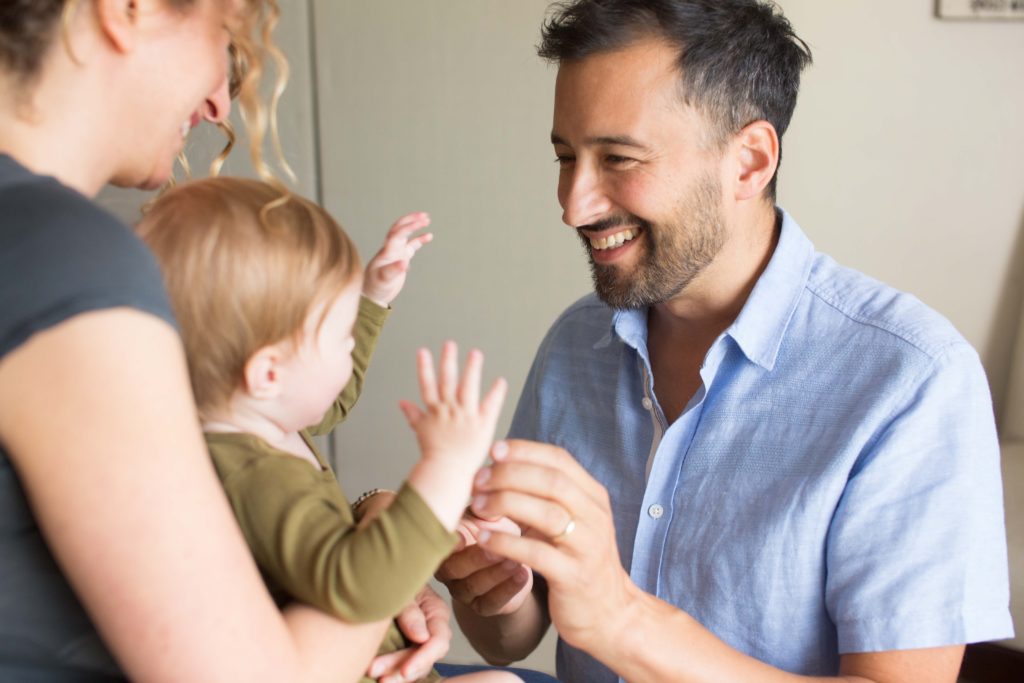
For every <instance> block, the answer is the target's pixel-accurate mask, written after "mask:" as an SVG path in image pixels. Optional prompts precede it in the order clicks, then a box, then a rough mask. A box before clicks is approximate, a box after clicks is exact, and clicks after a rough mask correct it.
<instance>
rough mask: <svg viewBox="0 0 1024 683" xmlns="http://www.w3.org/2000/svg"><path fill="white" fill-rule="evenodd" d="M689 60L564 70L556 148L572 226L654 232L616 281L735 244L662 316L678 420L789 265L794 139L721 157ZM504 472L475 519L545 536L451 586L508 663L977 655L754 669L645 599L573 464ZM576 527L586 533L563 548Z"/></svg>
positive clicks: (688, 667)
mask: <svg viewBox="0 0 1024 683" xmlns="http://www.w3.org/2000/svg"><path fill="white" fill-rule="evenodd" d="M674 55H675V52H674V50H673V49H672V48H671V46H669V45H667V44H666V43H664V42H661V41H658V40H653V39H649V40H642V41H639V42H637V43H635V44H633V45H631V46H629V47H627V48H625V49H622V50H620V51H617V52H612V53H605V54H598V55H594V56H592V57H588V58H586V59H584V60H581V61H577V62H569V63H565V64H563V65H562V66H561V68H560V69H559V73H558V78H557V82H556V91H555V115H554V126H553V131H552V140H553V141H554V142H555V150H556V154H557V155H558V156H559V159H560V162H561V170H560V174H559V183H558V199H559V202H560V204H561V206H562V209H563V216H562V217H563V221H564V222H565V223H566V224H567V225H569V226H570V227H572V228H574V229H576V230H578V231H580V232H581V233H582V234H583V235H584V236H586V237H594V238H605V237H607V236H608V235H611V234H613V233H615V232H617V231H620V230H622V229H623V225H622V224H619V225H614V227H608V226H607V223H608V222H609V219H613V220H611V221H610V222H611V223H613V224H614V223H615V222H616V220H615V219H620V218H625V219H626V220H627V221H628V220H629V218H630V217H633V218H634V219H635V220H634V221H633V223H632V224H631V225H635V226H637V227H640V228H641V230H640V233H639V236H638V237H637V238H635V239H634V240H632V241H629V242H626V243H625V244H624V245H623V246H622V247H621V248H618V249H614V250H608V251H592V252H591V258H592V260H593V261H594V262H595V263H597V264H599V265H600V266H601V267H602V268H604V269H607V270H609V271H610V272H611V275H612V276H613V277H614V278H615V279H617V280H620V281H623V282H629V281H642V280H644V275H645V273H646V272H649V271H650V263H649V260H648V258H647V256H648V254H649V253H650V251H651V249H652V247H653V246H654V245H656V244H666V245H673V244H674V245H675V247H676V248H677V249H678V250H685V248H686V243H687V240H688V239H691V238H690V237H688V235H686V234H683V235H679V234H676V235H673V236H669V235H664V234H660V233H662V232H663V231H670V230H674V231H680V230H686V231H687V232H688V233H689V234H690V235H693V234H698V233H701V232H704V233H712V234H715V235H717V236H718V237H719V238H720V240H719V241H720V244H718V245H717V249H716V250H715V253H714V255H713V258H711V259H710V261H708V262H707V263H694V264H692V265H694V267H693V268H691V269H690V271H689V272H688V273H687V274H686V275H687V277H686V278H680V279H679V280H678V281H676V282H670V283H666V284H667V286H668V290H669V291H672V290H673V289H674V290H675V293H673V294H671V295H670V296H668V297H667V298H665V299H663V300H655V301H651V302H650V304H651V308H650V313H649V318H648V344H649V350H650V353H651V364H652V370H653V374H654V387H655V391H656V392H657V393H658V399H659V402H660V403H661V404H662V406H663V409H664V412H665V415H666V418H667V419H669V420H674V419H675V418H676V417H678V415H679V414H680V412H681V411H682V409H683V407H684V406H685V405H686V402H687V401H688V400H689V398H690V397H691V396H692V395H693V393H694V391H695V390H696V389H697V388H698V387H699V385H700V378H699V374H698V370H699V367H700V363H701V360H702V359H703V357H704V355H705V353H706V352H707V350H708V348H709V347H710V345H711V343H712V342H713V341H714V339H715V338H716V337H717V336H718V334H720V333H721V332H722V331H723V330H724V329H725V328H726V327H727V326H728V325H729V324H730V323H731V321H732V320H734V319H735V318H736V316H737V314H738V313H739V311H740V310H741V309H742V306H743V303H744V302H745V301H746V299H747V297H748V295H749V293H750V291H751V289H752V288H753V285H754V283H755V282H756V281H757V278H758V277H759V276H760V274H761V272H762V271H763V270H764V267H765V265H766V264H767V262H768V260H769V258H770V256H771V254H772V251H773V250H774V247H775V244H776V240H777V232H776V225H775V215H774V209H773V202H772V201H771V199H770V198H769V197H767V196H766V195H765V188H766V187H767V186H768V184H769V182H770V180H771V178H772V176H773V174H774V173H775V169H776V168H777V165H778V158H779V143H778V137H777V135H776V133H775V130H774V129H773V127H772V126H771V125H770V124H768V123H767V122H765V121H755V122H753V123H751V124H749V125H748V126H746V127H745V128H744V129H742V130H741V131H739V132H738V133H736V134H734V135H732V136H731V137H730V138H729V139H728V140H726V142H725V143H724V144H723V145H720V146H716V145H708V144H706V141H707V140H710V139H712V136H711V135H710V132H711V130H712V128H711V126H710V123H709V122H708V121H707V120H705V119H704V118H703V116H702V115H701V114H700V113H699V112H697V111H695V110H693V109H691V108H687V107H685V106H684V105H683V104H682V103H681V102H680V101H679V99H678V90H677V87H678V86H677V79H678V74H676V73H675V71H674V66H673V59H674ZM624 141H626V144H624ZM709 181H710V182H709ZM709 187H717V189H718V196H717V198H716V199H715V201H714V204H715V206H713V207H711V209H710V210H709V211H696V210H694V207H697V206H699V201H698V199H697V197H698V194H699V193H700V192H706V191H707V189H708V188H709ZM602 222H604V224H603V223H602ZM594 226H597V227H599V228H602V229H599V230H594V229H593V227H594ZM588 241H589V240H588ZM680 285H681V286H680ZM492 455H493V457H494V459H495V461H496V464H495V465H494V466H492V467H491V468H489V469H485V470H482V471H481V472H480V474H479V475H478V478H477V482H476V483H477V486H476V490H477V495H476V496H475V497H474V500H473V504H472V509H473V511H474V512H475V513H476V514H478V515H485V516H489V517H495V516H507V517H509V518H511V519H513V520H515V521H516V522H517V523H518V524H520V525H521V526H522V527H524V528H527V529H529V530H530V531H529V532H527V533H526V534H523V535H517V534H508V533H499V532H489V531H485V532H482V533H481V534H480V536H479V538H478V545H477V546H474V547H471V548H468V549H466V550H463V551H462V552H460V553H457V554H456V555H454V556H453V557H452V558H451V559H450V560H449V561H448V562H447V563H446V564H445V566H444V567H442V569H441V571H440V572H439V576H441V577H443V580H444V581H445V583H446V584H447V585H448V586H449V588H450V590H451V592H452V595H453V597H454V598H455V599H456V601H457V604H456V607H455V612H456V616H457V618H458V619H459V622H460V624H461V625H462V627H463V630H465V631H466V633H467V634H468V635H469V637H470V639H471V641H472V642H473V644H474V645H475V646H477V648H478V649H479V651H480V652H481V653H482V654H483V655H484V656H485V657H488V658H489V659H490V660H493V661H508V660H514V659H519V658H521V657H523V656H525V655H526V654H527V653H528V652H530V651H531V650H532V648H533V647H534V646H535V645H536V643H537V642H538V641H539V639H540V638H541V636H542V635H543V632H544V629H545V628H546V626H547V620H548V619H550V620H551V621H552V622H553V623H554V625H555V627H556V628H557V629H558V632H559V635H560V636H561V637H562V638H563V639H565V640H566V641H567V642H568V643H570V644H571V645H573V646H575V647H577V648H581V649H583V650H585V651H586V652H588V653H590V654H591V655H592V656H594V657H595V658H597V659H598V660H600V661H601V662H603V663H604V664H605V665H606V666H608V667H609V668H611V669H612V670H614V671H616V672H617V673H618V674H619V675H620V676H622V677H623V678H625V679H627V680H629V681H633V682H641V681H666V680H671V681H681V682H682V681H687V682H689V681H693V682H698V681H699V682H708V683H710V682H712V681H724V680H743V681H764V682H779V683H783V682H785V681H797V680H821V681H826V680H840V681H847V682H850V683H854V682H856V683H910V682H912V681H921V680H928V681H950V682H952V681H955V680H956V676H957V671H958V669H959V664H960V661H961V659H962V655H963V647H962V646H951V647H941V648H933V649H922V650H904V651H893V652H872V653H853V654H844V655H842V656H841V658H840V661H841V664H840V676H838V677H836V678H808V677H802V676H797V675H794V674H790V673H786V672H783V671H780V670H777V669H775V668H773V667H770V666H768V665H766V664H764V663H762V662H759V661H757V660H754V659H752V658H750V657H748V656H747V655H745V654H743V653H740V652H738V651H736V650H734V649H732V648H730V647H729V646H727V645H726V644H725V643H723V642H722V641H721V640H719V639H718V638H717V637H716V636H715V635H714V634H712V633H711V632H709V631H707V630H706V629H704V628H703V627H702V626H701V625H700V624H699V623H697V622H696V621H694V620H693V619H692V618H691V617H690V616H689V615H687V614H686V613H685V612H683V611H681V610H679V609H677V608H675V607H674V606H671V605H669V604H667V603H665V602H663V601H661V600H659V599H658V598H656V597H654V596H652V595H650V594H648V593H645V592H643V591H642V590H640V589H639V588H638V587H637V586H636V585H635V584H633V583H632V581H631V580H630V578H629V576H628V574H627V573H626V572H625V571H624V570H623V569H622V565H621V562H620V559H619V553H618V550H617V547H616V543H615V533H614V526H613V522H612V514H611V508H610V505H609V502H608V494H607V491H606V490H605V489H604V488H603V487H602V486H601V485H600V484H598V483H597V482H596V481H595V480H594V479H593V478H592V477H590V475H589V474H587V472H586V471H584V470H583V469H582V467H580V466H579V465H578V464H577V463H576V461H575V460H574V459H573V458H572V456H571V455H570V454H568V453H566V452H565V451H563V450H561V449H558V448H556V447H554V446H549V445H544V444H537V443H532V442H523V441H513V442H508V443H506V444H499V445H498V446H496V447H495V449H494V451H493V453H492ZM570 520H574V522H575V528H574V530H573V531H572V533H571V534H570V535H568V536H560V534H562V533H563V531H564V530H565V529H566V527H567V524H568V522H569V521H570ZM484 551H489V552H490V553H491V554H492V557H504V558H509V559H511V560H513V563H512V565H513V566H509V565H508V564H499V563H498V561H496V560H495V559H492V558H489V557H488V556H487V555H486V554H485V553H484ZM516 563H519V564H516ZM520 565H521V566H520ZM525 568H529V569H530V570H535V571H538V572H540V573H541V574H543V576H544V577H545V579H546V582H547V586H548V592H547V593H546V594H545V593H542V592H540V591H539V590H538V589H537V587H536V586H535V587H534V588H533V589H532V590H531V589H529V588H528V587H527V586H528V584H529V582H528V580H527V579H526V578H525V577H523V571H524V570H525ZM581 576H585V577H587V581H579V577H581ZM680 653H685V656H680Z"/></svg>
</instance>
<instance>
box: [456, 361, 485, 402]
mask: <svg viewBox="0 0 1024 683" xmlns="http://www.w3.org/2000/svg"><path fill="white" fill-rule="evenodd" d="M483 364H484V354H483V353H481V352H480V350H479V349H471V350H470V352H469V355H468V356H466V367H465V369H463V371H462V380H461V381H460V382H459V393H458V400H459V403H460V404H462V405H463V406H465V407H468V408H473V409H476V406H477V404H478V403H479V402H480V374H481V372H482V369H483Z"/></svg>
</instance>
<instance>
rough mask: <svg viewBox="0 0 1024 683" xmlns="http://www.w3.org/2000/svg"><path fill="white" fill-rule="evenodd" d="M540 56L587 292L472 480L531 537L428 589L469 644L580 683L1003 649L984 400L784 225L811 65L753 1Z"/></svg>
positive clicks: (940, 661)
mask: <svg viewBox="0 0 1024 683" xmlns="http://www.w3.org/2000/svg"><path fill="white" fill-rule="evenodd" d="M540 53H541V55H542V56H543V57H545V58H547V59H549V60H551V61H553V62H555V63H557V64H558V66H559V71H558V77H557V81H556V89H555V113H554V123H553V128H552V135H551V140H552V143H553V145H554V148H555V151H556V154H557V156H558V160H559V163H560V173H559V182H558V199H559V202H560V203H561V206H562V209H563V215H562V218H563V221H564V222H565V223H566V224H567V225H568V226H569V227H570V228H572V229H574V230H576V231H577V232H578V234H579V236H580V238H581V239H582V241H583V244H584V247H585V249H586V252H587V255H588V256H589V259H590V262H591V264H592V268H593V275H594V285H595V290H596V296H595V295H591V296H588V297H585V298H584V299H582V300H580V301H578V302H577V303H575V304H574V305H573V306H571V307H570V308H569V309H568V310H567V311H566V312H565V313H564V314H563V315H562V316H561V317H560V318H559V319H558V320H557V321H556V322H555V324H554V326H553V327H552V328H551V331H550V332H549V333H548V335H547V337H546V339H545V340H544V342H543V343H542V345H541V348H540V350H539V351H538V354H537V358H536V361H535V363H534V366H533V368H532V370H531V373H530V376H529V379H528V381H527V383H526V387H525V389H524V392H523V395H522V397H521V400H520V403H519V407H518V410H517V413H516V417H515V420H514V422H513V426H512V431H511V433H512V436H513V437H518V438H522V439H531V440H532V441H510V442H508V443H507V444H500V445H499V446H498V447H496V451H495V459H496V461H497V462H496V464H495V465H494V466H493V467H491V468H490V469H488V470H485V471H484V472H482V473H481V476H480V477H479V478H478V482H477V483H478V494H477V496H476V497H475V498H474V501H473V508H474V511H475V512H477V513H478V514H479V515H481V516H483V517H496V516H501V515H504V516H507V517H509V518H511V519H512V520H515V521H517V522H519V523H520V524H521V525H522V526H523V527H527V528H529V529H530V532H529V533H527V534H525V535H523V536H518V535H511V534H508V533H501V531H500V529H498V528H494V529H492V530H489V531H488V530H483V531H481V533H480V534H479V544H478V545H474V546H471V547H469V548H467V549H465V550H463V551H461V552H459V553H457V554H456V555H454V556H453V557H452V558H451V559H449V560H448V561H447V562H446V563H445V565H444V566H443V567H442V568H441V570H440V572H439V578H441V579H442V580H443V581H444V582H445V583H446V584H447V585H448V587H449V589H450V590H451V592H452V595H453V597H454V598H455V607H456V613H457V615H458V617H459V620H460V623H461V625H462V627H463V629H464V630H465V631H466V632H467V634H468V635H469V637H470V639H471V640H472V641H473V642H474V644H475V645H476V646H477V647H478V649H479V650H480V651H481V653H483V654H484V655H485V656H486V657H488V658H489V659H491V660H493V661H510V660H515V659H518V658H520V657H522V656H524V655H525V654H527V653H528V652H529V651H530V650H531V649H532V648H533V647H535V645H536V643H537V642H538V641H539V639H540V637H541V636H542V635H543V633H544V631H545V630H546V628H547V626H548V624H549V621H552V622H553V623H554V625H555V627H556V628H557V629H558V632H559V636H560V643H559V651H558V671H559V678H560V680H563V681H569V682H571V683H604V682H606V681H607V682H614V681H617V680H626V681H631V682H632V683H639V682H641V681H658V682H663V681H674V682H675V681H708V682H716V683H717V682H721V681H780V682H781V681H788V680H796V679H797V678H798V676H796V674H799V675H804V676H818V677H821V678H822V679H826V680H827V679H832V680H836V679H835V677H839V679H840V680H846V681H860V682H865V681H875V682H877V683H882V682H883V681H884V682H886V683H892V682H896V681H907V682H909V681H915V682H917V681H929V682H939V681H954V680H955V679H956V676H957V671H958V668H959V663H960V659H961V657H962V653H963V644H964V643H968V642H973V641H979V640H988V639H995V638H1001V637H1006V636H1009V635H1010V634H1011V633H1012V626H1011V623H1010V618H1009V610H1008V602H1009V597H1008V580H1007V568H1006V547H1005V534H1004V529H1003V512H1002V505H1001V499H1002V497H1001V485H1000V480H999V463H998V457H999V451H998V447H997V441H996V434H995V427H994V422H993V416H992V406H991V402H990V398H989V392H988V387H987V382H986V379H985V375H984V372H983V370H982V367H981V364H980V362H979V360H978V356H977V354H976V353H975V351H974V350H973V349H972V348H971V347H970V345H969V344H968V343H967V342H966V341H965V340H964V339H963V338H962V337H961V336H960V335H959V334H958V333H957V331H956V330H955V329H954V328H953V327H952V326H951V325H950V324H949V323H948V322H947V321H946V320H944V319H943V318H942V317H941V316H940V315H938V314H937V313H935V312H934V311H932V310H930V309H929V308H927V307H926V306H924V305H923V304H922V303H921V302H920V301H918V300H917V299H915V298H913V297H911V296H909V295H906V294H903V293H900V292H897V291H895V290H893V289H891V288H889V287H887V286H885V285H883V284H881V283H879V282H876V281H874V280H871V279H869V278H868V277H866V276H864V275H862V274H859V273H857V272H855V271H852V270H850V269H847V268H844V267H842V266H839V265H837V264H836V263H835V262H834V261H833V260H831V259H830V258H828V257H827V256H825V255H823V254H820V253H818V252H817V251H815V249H814V247H813V245H812V244H811V243H810V241H809V240H808V238H807V237H806V236H805V235H804V233H803V232H802V231H801V229H800V227H799V226H798V225H797V223H796V221H795V220H794V219H793V218H792V217H791V216H790V215H789V214H787V213H786V212H785V211H783V210H782V209H781V208H779V207H777V206H776V205H775V183H776V173H777V170H778V165H779V159H780V155H781V153H780V149H781V146H780V140H781V138H782V135H783V133H784V132H785V130H786V128H787V126H788V124H789V121H790V117H791V115H792V113H793V109H794V107H795V104H796V95H797V90H798V86H799V79H800V72H801V71H802V69H803V68H804V67H805V66H806V65H807V64H808V63H809V62H810V53H809V51H808V49H807V47H806V45H805V44H804V43H803V41H801V40H800V39H799V38H798V37H797V36H796V35H795V33H794V32H793V30H792V28H791V26H790V25H789V23H788V22H787V21H786V19H785V18H783V17H782V16H781V14H780V13H779V12H778V11H777V10H776V9H775V8H774V7H773V6H771V5H768V4H766V3H763V2H757V1H756V0H578V1H577V2H572V3H568V4H565V5H561V6H559V7H558V8H557V9H556V11H555V13H554V14H553V15H552V16H551V17H550V19H549V21H548V22H547V23H546V25H545V27H544V32H543V41H542V44H541V47H540ZM864 219H865V220H870V217H869V216H865V217H864ZM537 442H543V443H537ZM482 524H483V523H482ZM485 526H486V524H485ZM485 551H487V552H485ZM495 557H498V559H497V560H495V559H494V558H495ZM501 557H505V558H510V559H508V560H504V561H502V560H501ZM534 570H535V571H536V572H537V576H535V575H534V574H533V571H534ZM541 577H543V578H541ZM801 680H806V679H801Z"/></svg>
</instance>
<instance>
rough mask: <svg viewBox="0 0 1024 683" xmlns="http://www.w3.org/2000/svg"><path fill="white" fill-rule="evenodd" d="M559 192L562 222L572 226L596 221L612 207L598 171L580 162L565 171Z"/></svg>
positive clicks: (575, 226) (576, 226)
mask: <svg viewBox="0 0 1024 683" xmlns="http://www.w3.org/2000/svg"><path fill="white" fill-rule="evenodd" d="M558 194H559V197H558V200H559V203H560V204H561V205H562V222H563V223H565V224H566V225H568V226H569V227H571V228H578V227H580V226H583V225H588V224H590V223H594V222H596V221H598V220H600V219H601V218H602V217H604V216H606V215H607V214H608V211H609V209H610V208H611V201H610V200H609V199H608V196H607V194H606V193H605V191H604V188H603V187H602V183H601V178H600V177H599V175H598V173H597V172H595V171H594V170H592V169H589V168H587V167H586V166H583V165H581V164H579V163H577V164H576V166H575V167H574V168H573V169H571V170H567V171H566V172H564V173H563V177H562V180H561V181H560V187H559V193H558Z"/></svg>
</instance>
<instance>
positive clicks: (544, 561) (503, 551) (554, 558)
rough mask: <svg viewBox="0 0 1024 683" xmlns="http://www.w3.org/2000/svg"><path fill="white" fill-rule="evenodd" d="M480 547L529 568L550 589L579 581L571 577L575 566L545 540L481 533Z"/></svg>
mask: <svg viewBox="0 0 1024 683" xmlns="http://www.w3.org/2000/svg"><path fill="white" fill-rule="evenodd" d="M480 545H481V546H483V547H484V548H487V549H488V550H490V551H491V552H493V553H495V554H497V555H502V556H504V557H507V558H508V559H510V560H514V561H516V562H519V563H520V564H524V565H526V566H527V567H530V568H531V569H533V570H534V571H535V572H537V573H539V574H540V575H541V576H543V577H544V578H545V579H546V580H547V582H548V583H549V584H551V585H552V586H557V585H558V584H560V583H562V584H564V583H565V582H567V581H578V580H581V578H580V577H578V576H574V573H573V567H574V566H575V565H574V563H573V562H572V561H571V559H570V558H569V557H567V556H566V555H565V554H564V553H563V552H562V551H561V550H559V549H558V548H557V547H555V546H553V545H551V544H550V543H548V542H547V541H542V540H538V539H535V538H529V537H527V536H515V535H513V534H502V533H489V532H484V533H483V534H481V541H480Z"/></svg>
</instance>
